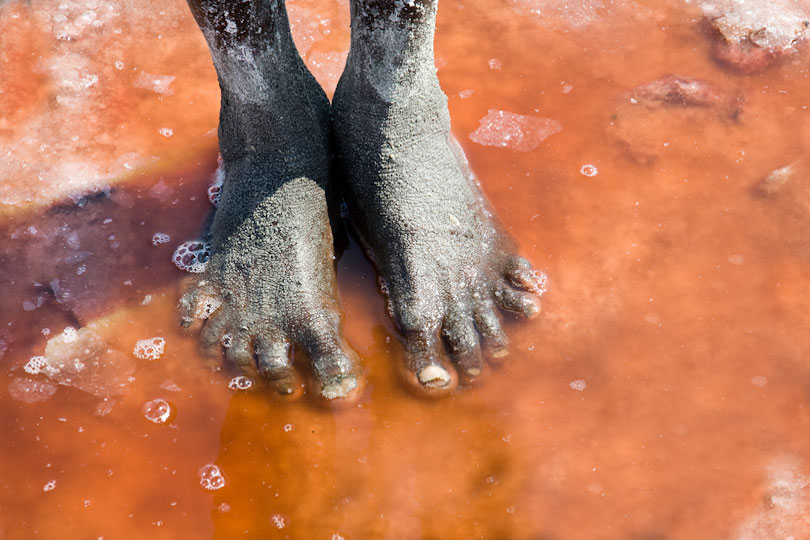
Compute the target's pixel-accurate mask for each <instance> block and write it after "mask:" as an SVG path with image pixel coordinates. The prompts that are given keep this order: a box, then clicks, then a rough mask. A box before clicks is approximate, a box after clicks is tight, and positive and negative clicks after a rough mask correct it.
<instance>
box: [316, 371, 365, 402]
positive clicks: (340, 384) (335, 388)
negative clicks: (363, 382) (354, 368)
mask: <svg viewBox="0 0 810 540" xmlns="http://www.w3.org/2000/svg"><path fill="white" fill-rule="evenodd" d="M355 388H357V378H356V377H354V376H353V375H350V376H348V377H343V378H341V379H339V380H337V381H334V382H331V383H329V384H326V385H324V387H323V390H321V393H322V394H323V397H325V398H326V399H335V398H341V397H346V396H348V395H349V393H350V392H351V391H352V390H354V389H355Z"/></svg>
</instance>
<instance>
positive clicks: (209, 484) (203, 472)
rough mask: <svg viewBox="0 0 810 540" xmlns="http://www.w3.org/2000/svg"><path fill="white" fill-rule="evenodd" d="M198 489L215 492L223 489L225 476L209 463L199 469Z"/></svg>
mask: <svg viewBox="0 0 810 540" xmlns="http://www.w3.org/2000/svg"><path fill="white" fill-rule="evenodd" d="M199 473H200V487H202V488H203V489H207V490H208V491H216V490H218V489H222V488H223V487H225V476H223V474H222V471H221V470H220V469H219V467H217V466H216V465H214V464H213V463H209V464H208V465H203V466H202V467H200V471H199Z"/></svg>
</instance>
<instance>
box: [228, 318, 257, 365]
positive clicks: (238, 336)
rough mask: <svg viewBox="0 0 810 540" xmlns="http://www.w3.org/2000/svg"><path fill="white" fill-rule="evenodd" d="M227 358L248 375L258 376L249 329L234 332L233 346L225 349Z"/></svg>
mask: <svg viewBox="0 0 810 540" xmlns="http://www.w3.org/2000/svg"><path fill="white" fill-rule="evenodd" d="M225 358H227V360H228V361H229V362H230V363H232V364H233V365H234V366H236V367H237V368H239V369H240V370H241V371H242V373H244V374H245V375H247V376H248V377H255V376H256V365H255V363H254V362H253V353H252V352H251V350H250V335H249V334H248V332H247V329H240V330H239V331H238V332H236V333H235V334H234V336H233V338H232V340H231V346H230V347H228V348H227V349H225Z"/></svg>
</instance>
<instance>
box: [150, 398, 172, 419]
mask: <svg viewBox="0 0 810 540" xmlns="http://www.w3.org/2000/svg"><path fill="white" fill-rule="evenodd" d="M173 412H174V411H173V409H172V406H171V405H170V404H169V402H168V401H166V400H165V399H153V400H151V401H147V402H146V403H144V405H143V415H144V417H145V418H146V419H147V420H149V421H150V422H153V423H155V424H165V423H166V422H168V421H169V419H170V418H171V417H172V413H173Z"/></svg>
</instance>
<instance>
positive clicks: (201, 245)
mask: <svg viewBox="0 0 810 540" xmlns="http://www.w3.org/2000/svg"><path fill="white" fill-rule="evenodd" d="M209 258H211V244H209V243H208V242H203V241H201V240H191V241H188V242H183V243H182V244H180V245H179V246H177V249H175V250H174V253H173V254H172V262H173V263H174V265H175V266H176V267H177V268H179V269H180V270H185V271H186V272H191V273H192V274H201V273H203V272H205V267H206V266H207V265H208V259H209Z"/></svg>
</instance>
